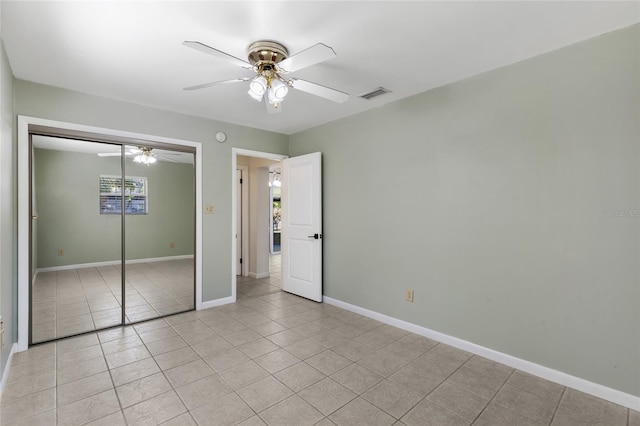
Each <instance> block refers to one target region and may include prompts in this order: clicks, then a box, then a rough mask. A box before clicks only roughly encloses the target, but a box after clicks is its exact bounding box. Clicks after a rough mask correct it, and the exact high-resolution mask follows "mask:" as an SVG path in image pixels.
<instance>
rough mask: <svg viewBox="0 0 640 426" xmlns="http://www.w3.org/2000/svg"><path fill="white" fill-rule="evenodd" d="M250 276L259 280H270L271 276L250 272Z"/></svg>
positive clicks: (264, 273)
mask: <svg viewBox="0 0 640 426" xmlns="http://www.w3.org/2000/svg"><path fill="white" fill-rule="evenodd" d="M249 276H250V277H251V278H255V279H257V280H259V279H260V278H268V277H269V276H271V273H270V272H262V273H260V274H256V273H255V272H249Z"/></svg>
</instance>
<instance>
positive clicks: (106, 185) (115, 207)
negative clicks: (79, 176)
mask: <svg viewBox="0 0 640 426" xmlns="http://www.w3.org/2000/svg"><path fill="white" fill-rule="evenodd" d="M124 186H125V189H124V199H125V208H124V212H125V214H147V204H148V203H147V178H146V177H137V176H126V177H125V179H124ZM121 204H122V178H121V177H119V176H107V175H101V176H100V214H120V213H122V205H121Z"/></svg>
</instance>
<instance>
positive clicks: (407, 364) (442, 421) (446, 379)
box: [0, 257, 640, 426]
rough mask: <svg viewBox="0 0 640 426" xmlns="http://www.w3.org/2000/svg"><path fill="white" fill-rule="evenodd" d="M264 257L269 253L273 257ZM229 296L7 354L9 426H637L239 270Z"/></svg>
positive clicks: (637, 421)
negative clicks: (233, 296)
mask: <svg viewBox="0 0 640 426" xmlns="http://www.w3.org/2000/svg"><path fill="white" fill-rule="evenodd" d="M272 261H273V262H274V263H276V262H279V257H273V258H272ZM238 278H239V279H238V301H237V302H236V303H231V304H228V305H223V306H218V307H215V308H210V309H204V310H201V311H195V312H187V313H183V314H178V315H174V316H169V317H166V318H161V319H157V320H153V321H149V322H144V323H140V324H136V325H134V326H127V327H118V328H114V329H111V330H106V331H102V332H98V333H90V334H87V335H84V336H80V337H74V338H71V339H66V340H61V341H58V342H56V343H47V344H44V345H40V346H36V347H32V348H30V349H29V350H27V351H25V352H20V353H17V354H15V356H14V357H13V361H12V364H11V368H10V371H9V375H8V377H7V384H6V388H5V390H4V392H3V395H2V405H1V407H0V423H1V424H2V425H3V426H11V425H18V424H19V425H38V426H46V425H56V424H58V425H63V424H64V425H68V424H77V425H80V424H91V425H98V424H100V425H109V426H116V425H142V424H145V425H146V424H149V425H151V424H154V425H155V424H163V425H180V426H187V425H213V424H216V425H217V424H225V425H235V424H241V425H262V426H265V425H268V426H288V425H291V426H304V425H316V426H319V425H323V426H329V425H343V426H346V425H363V426H370V425H407V426H413V425H415V426H424V425H438V426H440V425H461V426H464V425H467V426H468V425H474V426H481V425H482V426H513V425H531V426H533V425H551V426H556V425H557V426H560V425H585V424H608V425H620V426H627V425H629V426H637V425H640V413H639V412H637V411H632V410H628V409H627V408H624V407H621V406H619V405H616V404H613V403H611V402H607V401H604V400H601V399H598V398H595V397H592V396H589V395H587V394H584V393H581V392H578V391H575V390H573V389H570V388H566V387H564V386H561V385H559V384H556V383H551V382H548V381H546V380H543V379H540V378H538V377H534V376H532V375H529V374H527V373H524V372H522V371H519V370H514V369H513V368H511V367H508V366H506V365H503V364H498V363H496V362H493V361H490V360H488V359H486V358H482V357H480V356H477V355H472V354H470V353H468V352H465V351H461V350H458V349H455V348H453V347H451V346H447V345H445V344H443V343H438V342H436V341H433V340H430V339H427V338H425V337H422V336H418V335H416V334H412V333H409V332H407V331H405V330H401V329H398V328H395V327H392V326H390V325H387V324H383V323H381V322H378V321H376V320H373V319H371V318H367V317H363V316H361V315H358V314H356V313H353V312H349V311H345V310H343V309H340V308H338V307H336V306H332V305H328V304H324V303H316V302H311V301H309V300H306V299H303V298H300V297H297V296H294V295H291V294H287V293H285V292H282V291H279V289H278V288H277V286H276V285H275V284H274V283H275V282H276V281H277V280H279V277H278V272H277V271H274V273H273V277H272V278H270V279H262V280H256V279H251V278H242V279H240V277H238Z"/></svg>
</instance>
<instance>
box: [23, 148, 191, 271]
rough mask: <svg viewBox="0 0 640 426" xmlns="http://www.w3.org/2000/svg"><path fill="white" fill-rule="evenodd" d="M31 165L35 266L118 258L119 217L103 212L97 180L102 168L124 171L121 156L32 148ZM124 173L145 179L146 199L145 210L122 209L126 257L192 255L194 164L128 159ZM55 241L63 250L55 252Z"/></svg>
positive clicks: (107, 171)
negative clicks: (142, 212)
mask: <svg viewBox="0 0 640 426" xmlns="http://www.w3.org/2000/svg"><path fill="white" fill-rule="evenodd" d="M34 164H35V175H36V179H35V180H36V186H35V188H36V190H35V193H36V202H37V213H38V216H39V218H38V221H37V223H38V230H39V232H38V243H37V247H38V255H37V259H38V261H39V262H38V265H37V267H38V268H46V267H52V266H61V265H77V264H83V263H92V262H104V261H117V260H119V259H120V257H121V217H120V215H103V214H100V212H99V187H98V186H99V177H100V175H117V176H119V175H120V174H121V170H120V157H106V158H101V157H98V156H97V155H95V154H81V153H74V152H66V151H52V150H46V149H35V150H34ZM125 173H126V175H127V176H141V177H146V178H147V184H148V203H149V207H148V210H149V211H148V214H146V215H127V216H126V221H125V229H126V236H127V238H126V257H127V259H146V258H155V257H165V256H179V255H193V249H194V238H193V237H194V216H195V205H194V197H193V195H194V191H195V189H194V185H195V181H194V172H193V166H192V165H191V164H183V163H171V162H166V161H158V162H156V163H155V164H153V165H152V166H145V165H140V164H136V163H133V162H132V161H131V159H127V164H126V171H125ZM170 242H173V243H174V244H175V247H174V248H170V247H169V243H170ZM59 248H62V249H64V256H58V253H57V251H58V249H59Z"/></svg>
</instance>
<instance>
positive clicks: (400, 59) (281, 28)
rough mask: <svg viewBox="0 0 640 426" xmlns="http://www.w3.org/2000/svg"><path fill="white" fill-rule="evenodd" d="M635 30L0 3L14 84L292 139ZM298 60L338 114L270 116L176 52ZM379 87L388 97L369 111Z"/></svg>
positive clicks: (494, 20)
mask: <svg viewBox="0 0 640 426" xmlns="http://www.w3.org/2000/svg"><path fill="white" fill-rule="evenodd" d="M637 22H640V2H638V1H633V2H612V1H604V2H582V1H568V2H564V1H548V2H538V1H534V2H521V1H512V2H506V1H504V2H484V1H472V2H429V1H410V2H399V1H388V2H385V1H375V2H369V1H353V2H333V1H320V2H306V1H296V2H293V1H290V2H285V1H272V2H244V1H233V2H213V1H195V2H186V1H180V2H177V1H176V2H168V1H155V2H148V1H108V2H96V1H83V2H80V1H73V2H62V1H47V2H30V1H23V2H19V1H2V38H3V41H4V43H5V47H6V51H7V55H8V57H9V62H10V64H11V67H12V70H13V73H14V75H15V77H16V78H19V79H24V80H29V81H34V82H38V83H43V84H48V85H52V86H59V87H63V88H68V89H72V90H77V91H80V92H85V93H90V94H94V95H99V96H104V97H108V98H113V99H119V100H123V101H129V102H134V103H137V104H142V105H148V106H152V107H157V108H162V109H167V110H172V111H178V112H182V113H186V114H191V115H196V116H200V117H205V118H211V119H215V120H221V121H226V122H230V123H236V124H241V125H245V126H250V127H255V128H260V129H265V130H271V131H275V132H281V133H285V134H292V133H295V132H298V131H301V130H304V129H308V128H311V127H314V126H317V125H319V124H322V123H326V122H329V121H333V120H336V119H338V118H341V117H345V116H349V115H352V114H356V113H358V112H361V111H365V110H367V109H370V108H375V107H377V106H380V105H382V104H384V103H388V102H391V101H394V100H398V99H401V98H405V97H408V96H411V95H415V94H417V93H421V92H424V91H427V90H429V89H432V88H435V87H438V86H442V85H444V84H447V83H451V82H453V81H457V80H461V79H464V78H467V77H471V76H473V75H476V74H479V73H482V72H484V71H488V70H491V69H495V68H497V67H500V66H503V65H507V64H511V63H514V62H518V61H521V60H524V59H527V58H530V57H533V56H536V55H539V54H541V53H544V52H548V51H551V50H555V49H558V48H560V47H563V46H566V45H569V44H572V43H575V42H578V41H581V40H584V39H588V38H591V37H595V36H597V35H600V34H603V33H606V32H610V31H613V30H616V29H619V28H623V27H626V26H629V25H632V24H634V23H637ZM264 39H267V40H274V41H278V42H281V43H283V44H284V45H285V46H286V47H287V48H288V49H289V52H290V54H295V53H297V52H300V51H301V50H304V49H305V48H307V47H309V46H312V45H314V44H316V43H320V42H321V43H325V44H327V45H329V46H331V47H332V48H333V49H334V50H335V52H336V53H337V57H336V58H334V59H331V60H329V61H327V62H324V63H321V64H318V65H315V66H313V67H310V68H306V69H304V70H300V71H298V72H296V73H295V74H294V73H292V74H291V75H292V76H294V77H299V78H303V79H307V80H310V81H313V82H316V83H319V84H322V85H326V86H330V87H333V88H336V89H338V90H341V91H345V92H348V93H350V94H351V97H350V99H349V100H348V101H347V102H346V103H345V104H335V103H333V102H331V101H328V100H325V99H322V98H318V97H315V96H312V95H309V94H307V93H303V92H299V91H295V90H291V91H290V94H289V95H288V96H287V98H286V100H285V101H284V103H283V109H284V111H283V113H281V114H277V115H273V114H267V112H266V109H265V107H264V105H263V104H259V103H258V102H256V101H254V100H252V99H251V98H250V97H249V96H248V95H247V94H246V92H247V89H248V85H247V83H246V82H245V83H236V84H229V85H224V86H216V87H211V88H208V89H202V90H199V91H193V92H188V91H184V90H183V87H187V86H192V85H196V84H200V83H207V82H212V81H218V80H226V79H231V78H236V77H246V76H249V75H251V72H250V71H246V70H243V69H241V68H238V67H237V66H235V65H233V64H231V63H228V62H225V61H222V60H219V59H217V58H214V57H211V56H208V55H205V54H203V53H201V52H198V51H195V50H193V49H189V48H187V47H184V46H182V44H181V43H182V42H183V41H184V40H197V41H200V42H202V43H205V44H207V45H210V46H212V47H215V48H217V49H219V50H223V51H225V52H228V53H229V54H231V55H233V56H236V57H239V58H242V59H245V58H246V49H247V47H248V45H249V44H250V43H252V42H253V41H256V40H264ZM379 86H383V87H385V88H388V89H390V90H392V91H393V93H391V94H387V95H384V96H381V97H380V98H377V99H375V100H371V101H366V100H364V99H360V98H359V97H358V95H361V94H363V93H366V92H369V91H371V90H373V89H375V88H377V87H379Z"/></svg>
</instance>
